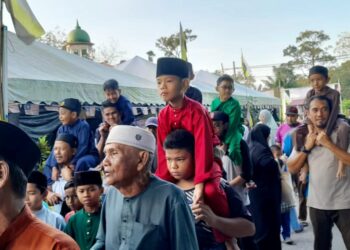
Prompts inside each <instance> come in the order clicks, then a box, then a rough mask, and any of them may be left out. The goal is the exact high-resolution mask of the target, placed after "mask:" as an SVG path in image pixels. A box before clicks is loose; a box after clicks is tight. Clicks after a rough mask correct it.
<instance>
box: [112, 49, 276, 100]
mask: <svg viewBox="0 0 350 250" xmlns="http://www.w3.org/2000/svg"><path fill="white" fill-rule="evenodd" d="M115 68H116V69H119V70H122V71H124V72H126V73H129V74H132V75H135V76H139V77H142V78H145V79H147V80H149V81H153V82H154V78H155V75H156V68H157V66H156V64H154V63H152V62H149V61H147V60H145V59H143V58H142V57H139V56H135V57H134V58H132V59H130V60H128V61H125V62H123V63H121V64H119V65H116V66H115ZM218 77H219V76H218V75H215V74H212V73H210V72H207V71H203V70H200V71H198V72H196V73H195V78H194V79H193V81H191V85H192V86H194V87H196V88H198V89H200V90H201V92H202V94H203V102H204V103H205V104H210V103H211V101H212V100H213V98H215V97H216V96H217V92H216V91H215V86H216V80H217V79H218ZM233 96H234V97H235V98H237V99H238V100H239V101H240V103H241V104H246V103H247V102H252V103H253V104H254V105H280V100H279V99H278V98H275V97H271V96H269V95H267V94H264V93H262V92H259V91H256V90H253V89H251V88H248V87H246V86H244V85H242V84H238V83H236V84H235V92H234V93H233Z"/></svg>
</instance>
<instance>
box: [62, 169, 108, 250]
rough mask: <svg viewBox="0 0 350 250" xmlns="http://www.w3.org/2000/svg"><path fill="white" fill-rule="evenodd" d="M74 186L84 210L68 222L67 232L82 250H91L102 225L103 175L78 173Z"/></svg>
mask: <svg viewBox="0 0 350 250" xmlns="http://www.w3.org/2000/svg"><path fill="white" fill-rule="evenodd" d="M74 184H75V187H76V192H77V196H78V199H79V201H80V203H82V204H83V206H84V207H83V208H82V209H80V210H79V211H78V212H77V213H75V214H74V215H73V216H72V217H71V218H70V219H69V221H68V224H67V226H66V228H65V232H66V233H67V234H69V235H70V236H71V237H72V238H73V239H74V240H75V241H76V242H77V243H78V245H79V247H80V249H82V250H85V249H86V250H89V249H90V248H91V247H92V246H93V245H94V244H95V242H96V234H97V231H98V227H99V224H100V214H101V204H100V196H101V194H102V193H103V188H102V179H101V174H100V172H98V171H83V172H76V173H75V175H74Z"/></svg>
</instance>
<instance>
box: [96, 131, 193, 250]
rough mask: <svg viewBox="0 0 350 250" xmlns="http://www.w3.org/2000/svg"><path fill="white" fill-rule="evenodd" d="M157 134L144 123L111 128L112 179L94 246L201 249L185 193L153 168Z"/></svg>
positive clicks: (107, 165) (107, 169)
mask: <svg viewBox="0 0 350 250" xmlns="http://www.w3.org/2000/svg"><path fill="white" fill-rule="evenodd" d="M154 150H155V138H154V136H153V135H152V134H151V133H150V132H148V131H146V130H144V129H142V128H138V127H132V126H125V125H118V126H115V127H113V128H112V130H111V131H110V133H109V135H108V138H107V141H106V146H105V149H104V152H105V155H106V157H105V159H104V160H103V168H104V173H105V181H106V184H108V185H110V187H109V190H108V191H107V195H106V201H105V203H104V204H103V207H102V214H101V221H100V227H99V231H98V234H97V237H96V239H97V242H96V244H95V245H94V246H93V247H92V249H107V250H108V249H119V250H122V249H139V250H141V249H152V250H157V249H177V250H183V249H186V250H192V249H198V245H197V239H196V233H195V228H194V221H193V218H192V214H191V211H190V209H189V207H188V205H187V203H186V198H185V195H184V193H183V192H182V191H181V190H180V189H178V188H177V187H175V186H174V185H173V184H170V183H168V182H165V181H162V180H160V179H158V178H157V177H155V176H153V175H151V174H150V170H149V169H150V165H151V162H152V157H153V153H154Z"/></svg>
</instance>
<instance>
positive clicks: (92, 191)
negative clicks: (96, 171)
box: [76, 184, 103, 207]
mask: <svg viewBox="0 0 350 250" xmlns="http://www.w3.org/2000/svg"><path fill="white" fill-rule="evenodd" d="M76 192H77V196H78V199H79V201H80V203H81V204H83V206H84V207H98V206H99V203H100V196H101V195H102V193H103V188H102V187H99V186H98V185H95V184H91V185H81V186H77V187H76Z"/></svg>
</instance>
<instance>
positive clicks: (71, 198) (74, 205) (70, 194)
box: [64, 187, 83, 211]
mask: <svg viewBox="0 0 350 250" xmlns="http://www.w3.org/2000/svg"><path fill="white" fill-rule="evenodd" d="M64 194H65V197H64V199H65V201H66V204H67V206H68V207H69V209H70V210H72V211H78V210H79V209H81V208H82V207H83V205H82V204H81V203H80V201H79V199H78V196H77V194H76V192H75V188H74V187H71V188H67V189H66V190H64Z"/></svg>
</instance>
